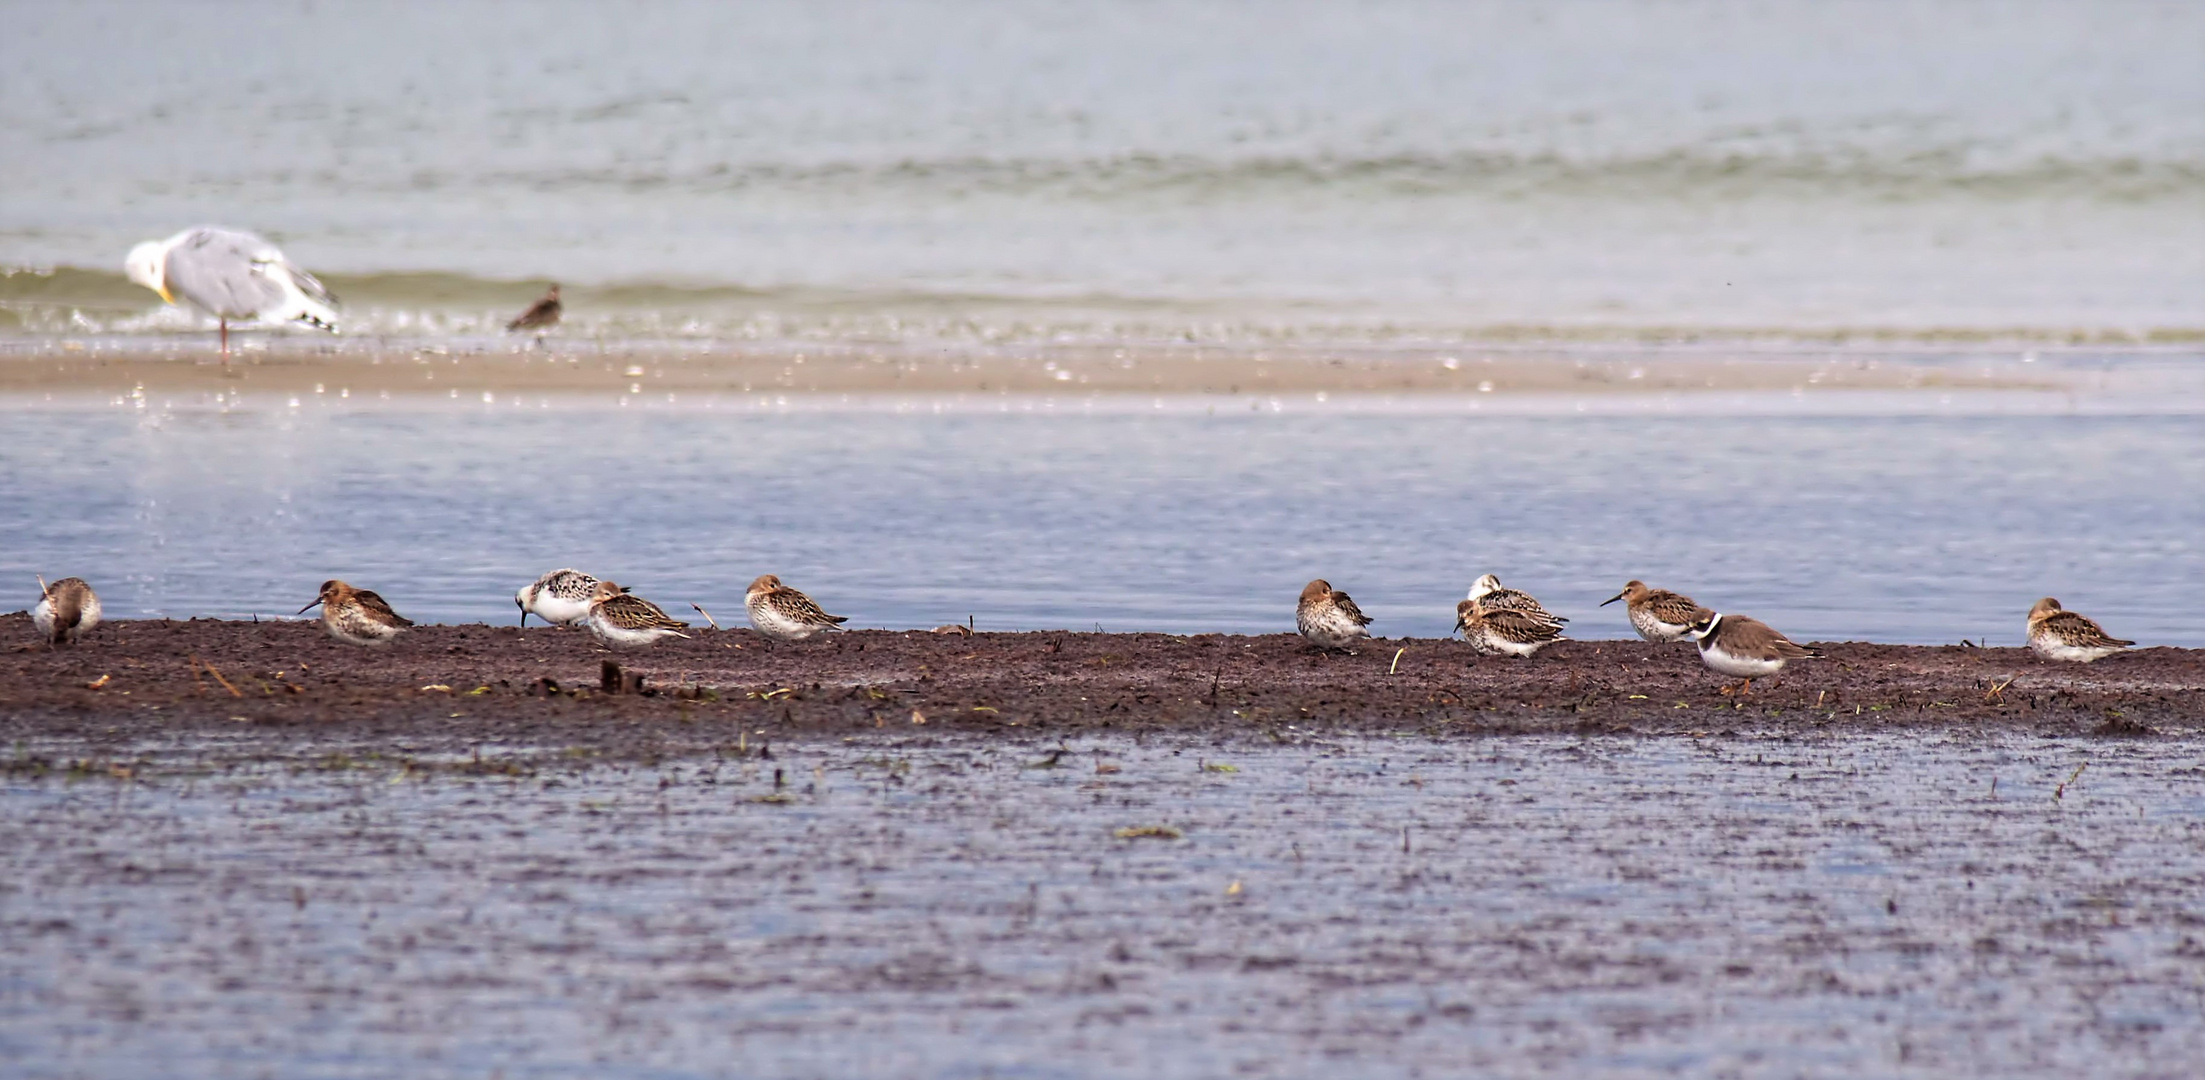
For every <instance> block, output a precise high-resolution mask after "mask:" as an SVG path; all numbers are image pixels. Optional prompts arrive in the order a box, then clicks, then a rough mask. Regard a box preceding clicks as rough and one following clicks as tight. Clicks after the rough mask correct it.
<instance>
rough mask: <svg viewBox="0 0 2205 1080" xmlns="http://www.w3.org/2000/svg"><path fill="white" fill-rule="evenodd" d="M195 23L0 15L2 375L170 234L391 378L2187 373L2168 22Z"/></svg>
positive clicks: (2199, 102)
mask: <svg viewBox="0 0 2205 1080" xmlns="http://www.w3.org/2000/svg"><path fill="white" fill-rule="evenodd" d="M227 10H229V12H230V14H229V15H228V16H227V17H220V16H218V15H217V14H215V12H214V11H212V10H210V8H209V6H208V5H203V4H174V3H168V4H157V3H101V2H87V3H72V4H40V5H29V4H16V5H8V7H7V9H6V23H7V32H6V33H5V34H4V35H0V189H4V190H5V191H6V192H7V196H6V198H5V199H0V333H52V332H63V331H66V332H84V331H88V330H90V331H110V332H126V333H167V332H175V331H178V330H181V329H183V328H185V326H186V325H187V321H186V320H183V319H181V318H179V317H177V316H175V315H173V314H170V315H158V316H157V315H156V314H155V312H156V309H157V307H158V305H157V304H155V303H153V302H152V298H151V297H150V294H147V293H145V292H144V291H143V290H139V289H136V288H135V287H132V286H129V285H127V284H125V283H124V282H123V281H122V278H121V276H120V273H119V266H120V263H121V260H122V257H123V254H124V252H125V251H126V250H127V249H128V248H129V246H130V245H131V243H132V242H134V241H137V240H140V239H144V238H148V237H156V236H165V235H168V234H169V233H172V232H174V231H176V230H177V229H179V228H182V227H184V226H187V225H191V224H197V223H200V222H203V221H213V222H221V223H228V224H233V225H237V226H242V227H249V228H254V229H259V230H263V231H266V232H268V233H270V234H271V235H273V236H275V237H278V238H279V239H281V240H282V241H283V242H284V243H285V245H286V247H287V249H288V250H289V251H290V253H291V254H292V255H293V257H295V258H296V259H298V260H299V261H301V262H302V263H303V264H305V265H307V266H308V267H310V268H314V269H316V270H319V271H323V272H325V273H326V274H327V275H329V276H330V278H331V280H332V282H333V284H335V285H336V287H337V289H338V291H339V292H340V293H341V294H342V295H344V296H345V297H346V299H347V300H348V302H349V308H348V328H349V329H350V330H352V331H354V332H372V333H382V334H397V335H445V334H466V333H475V332H480V331H483V330H485V329H487V328H491V327H494V326H495V325H496V321H498V320H502V319H503V318H505V317H508V316H510V315H511V314H512V313H513V312H515V311H517V310H518V309H519V308H520V307H521V306H522V305H523V304H525V303H526V301H528V300H529V299H532V298H533V297H534V295H535V294H536V292H537V291H538V290H539V289H540V288H541V285H540V282H541V280H543V279H545V278H556V279H558V280H561V281H563V282H565V283H567V285H568V286H569V291H568V298H569V301H570V305H571V308H572V313H571V314H572V318H573V320H574V322H575V325H576V331H575V332H578V333H593V334H601V335H609V336H615V337H638V336H681V335H695V334H726V333H739V334H747V335H762V336H775V335H812V334H825V335H829V336H834V335H842V334H849V333H864V334H869V335H888V336H895V337H905V338H928V337H936V336H947V337H955V338H983V339H989V340H995V339H999V338H1002V337H1005V336H1010V337H1016V336H1020V335H1026V336H1039V337H1055V336H1061V335H1074V336H1091V337H1141V336H1165V335H1171V336H1176V335H1181V334H1186V333H1197V334H1201V335H1205V336H1209V337H1228V338H1229V337H1242V338H1250V337H1256V338H1260V337H1268V336H1286V337H1304V338H1306V337H1310V336H1316V337H1365V336H1370V335H1386V334H1402V333H1408V334H1422V335H1440V336H1447V335H1471V336H1475V335H1477V334H1479V333H1482V332H1487V331H1490V330H1492V329H1493V328H1495V327H1532V328H1535V329H1537V330H1539V331H1540V332H1543V333H1547V334H1554V335H1565V336H1567V335H1581V334H1602V333H1611V332H1632V331H1633V330H1634V328H1636V329H1643V328H1646V327H1685V328H1692V329H1700V330H1708V329H1714V330H1725V329H1727V330H1745V329H1751V330H1760V331H1768V332H1772V333H1776V334H1785V333H1794V332H1798V331H1801V330H1812V329H1820V328H1831V327H1838V328H1862V327H1876V328H1892V329H1898V330H1902V331H1923V330H1927V329H1932V328H1944V327H1967V328H1974V329H1987V330H1990V331H1994V332H2001V333H2024V332H2042V333H2055V332H2061V331H2066V330H2071V329H2080V330H2085V331H2091V332H2111V333H2123V334H2140V333H2149V332H2152V331H2154V330H2162V331H2163V330H2170V329H2171V330H2176V331H2183V332H2194V331H2197V330H2200V329H2201V328H2205V312H2201V304H2200V302H2199V297H2201V296H2205V201H2201V200H2200V198H2199V195H2198V193H2199V191H2200V190H2201V189H2205V7H2201V6H2200V5H2197V4H2193V3H2181V2H2153V0H2141V2H2121V0H2102V2H2097V3H2089V4H2079V3H2063V2H2035V3H2031V2H2018V3H2008V4H1999V5H1996V6H1995V10H1992V9H1990V8H1986V7H1985V6H1984V5H1982V4H1979V3H1973V2H1967V0H1917V2H1911V3H1886V2H1881V0H1855V2H1829V3H1776V4H1739V3H1729V2H1719V0H1688V2H1682V3H1670V4H1659V5H1654V4H1647V5H1637V4H1630V5H1626V4H1605V3H1561V4H1501V3H1460V4H1458V3H1399V2H1387V3H1364V4H1334V3H1322V2H1315V0H1288V2H1284V3H1205V4H1194V5H1168V6H1159V5H1126V4H1115V3H1052V2H1041V0H1032V2H1004V3H963V2H948V0H933V2H914V3H903V4H895V5H875V4H865V3H850V2H817V0H800V2H799V0H788V2H762V3H749V4H727V5H688V4H681V5H676V4H620V5H601V4H587V3H543V4H529V5H512V4H506V3H499V2H493V0H451V2H448V3H440V4H434V5H404V6H400V7H397V8H393V7H391V6H388V5H382V4H372V3H365V2H357V3H352V2H341V0H324V2H319V3H314V4H287V5H275V4H269V5H239V6H236V7H234V8H230V9H227ZM7 271H21V272H7Z"/></svg>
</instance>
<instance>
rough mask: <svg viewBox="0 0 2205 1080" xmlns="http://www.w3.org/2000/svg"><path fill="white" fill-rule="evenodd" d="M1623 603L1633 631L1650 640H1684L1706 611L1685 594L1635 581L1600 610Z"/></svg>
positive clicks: (1603, 603) (1607, 600)
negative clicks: (1648, 586) (1650, 586)
mask: <svg viewBox="0 0 2205 1080" xmlns="http://www.w3.org/2000/svg"><path fill="white" fill-rule="evenodd" d="M1618 600H1621V601H1623V609H1624V610H1625V611H1626V612H1628V613H1629V614H1630V617H1631V629H1633V630H1636V631H1638V636H1640V637H1642V638H1645V639H1646V640H1648V641H1659V642H1670V641H1683V640H1684V639H1685V638H1686V637H1687V636H1688V635H1690V634H1691V632H1692V624H1693V623H1695V622H1697V621H1699V618H1700V615H1701V614H1702V613H1703V612H1705V611H1706V610H1707V609H1706V608H1703V607H1701V606H1700V605H1698V604H1695V603H1693V602H1692V598H1691V597H1689V596H1686V595H1684V594H1683V593H1675V592H1670V591H1669V590H1667V589H1649V588H1647V587H1646V583H1645V582H1643V581H1632V582H1631V583H1630V584H1627V585H1625V586H1623V591H1622V592H1619V593H1617V594H1615V595H1614V596H1611V597H1609V598H1607V599H1606V600H1602V601H1601V602H1600V606H1601V607H1607V606H1608V605H1609V604H1613V603H1615V602H1616V601H1618Z"/></svg>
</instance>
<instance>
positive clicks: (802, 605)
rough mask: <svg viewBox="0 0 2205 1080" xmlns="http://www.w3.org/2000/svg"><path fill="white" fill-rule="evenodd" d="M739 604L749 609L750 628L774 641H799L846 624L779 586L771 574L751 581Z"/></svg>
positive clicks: (793, 590) (784, 586) (814, 604)
mask: <svg viewBox="0 0 2205 1080" xmlns="http://www.w3.org/2000/svg"><path fill="white" fill-rule="evenodd" d="M743 603H744V605H745V606H746V607H748V608H749V609H750V625H752V626H754V627H756V628H757V630H758V632H759V633H761V634H764V635H765V636H766V637H767V638H769V639H771V640H774V641H802V640H804V639H805V638H808V637H815V636H817V635H820V634H824V633H826V632H827V631H829V630H839V629H841V628H842V624H843V623H845V622H848V621H849V620H848V619H846V618H844V617H843V616H840V615H829V614H827V613H826V611H824V610H822V609H821V608H820V606H819V605H818V604H816V603H813V602H812V598H811V597H809V596H806V595H804V594H803V593H800V592H798V591H796V590H795V589H792V588H789V587H788V586H786V585H783V584H781V579H780V578H777V577H775V576H773V575H772V574H766V575H764V576H762V577H760V578H759V579H758V580H756V581H753V582H751V583H750V588H748V589H746V590H744V592H743Z"/></svg>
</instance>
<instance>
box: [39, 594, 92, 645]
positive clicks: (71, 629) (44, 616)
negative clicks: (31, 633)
mask: <svg viewBox="0 0 2205 1080" xmlns="http://www.w3.org/2000/svg"><path fill="white" fill-rule="evenodd" d="M39 586H40V587H41V588H42V589H43V590H44V591H43V592H41V593H40V594H39V596H38V603H37V605H36V606H34V607H32V608H31V625H32V626H35V627H37V628H38V636H39V637H42V638H45V639H46V641H47V643H49V644H53V645H74V644H76V643H77V639H79V638H82V637H83V636H84V633H85V631H87V630H90V629H92V628H93V627H95V626H98V625H99V624H100V598H99V594H98V593H95V592H93V591H92V587H91V586H90V585H87V584H85V583H84V579H83V578H73V577H65V578H62V579H61V580H60V581H57V582H54V583H53V584H51V585H48V584H46V583H45V582H43V581H41V582H39Z"/></svg>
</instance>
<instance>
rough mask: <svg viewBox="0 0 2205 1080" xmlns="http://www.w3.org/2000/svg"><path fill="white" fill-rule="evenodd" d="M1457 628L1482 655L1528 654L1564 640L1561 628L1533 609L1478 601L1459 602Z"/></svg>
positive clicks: (1526, 655)
mask: <svg viewBox="0 0 2205 1080" xmlns="http://www.w3.org/2000/svg"><path fill="white" fill-rule="evenodd" d="M1455 631H1456V632H1457V633H1459V634H1461V635H1462V639H1463V640H1464V641H1467V642H1469V643H1470V647H1471V648H1472V649H1474V650H1476V651H1477V652H1478V654H1479V655H1481V656H1523V657H1528V656H1531V655H1532V654H1534V653H1537V652H1538V651H1539V650H1540V649H1543V648H1546V647H1547V646H1549V645H1552V644H1554V643H1555V642H1557V641H1560V640H1562V628H1561V627H1559V626H1556V625H1555V624H1553V623H1552V622H1549V621H1547V620H1545V619H1541V618H1539V617H1538V616H1537V615H1534V614H1532V613H1531V612H1529V611H1523V610H1520V609H1517V608H1510V607H1488V606H1486V605H1485V604H1483V603H1481V602H1479V601H1477V600H1464V601H1463V602H1461V603H1459V604H1456V605H1455Z"/></svg>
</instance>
